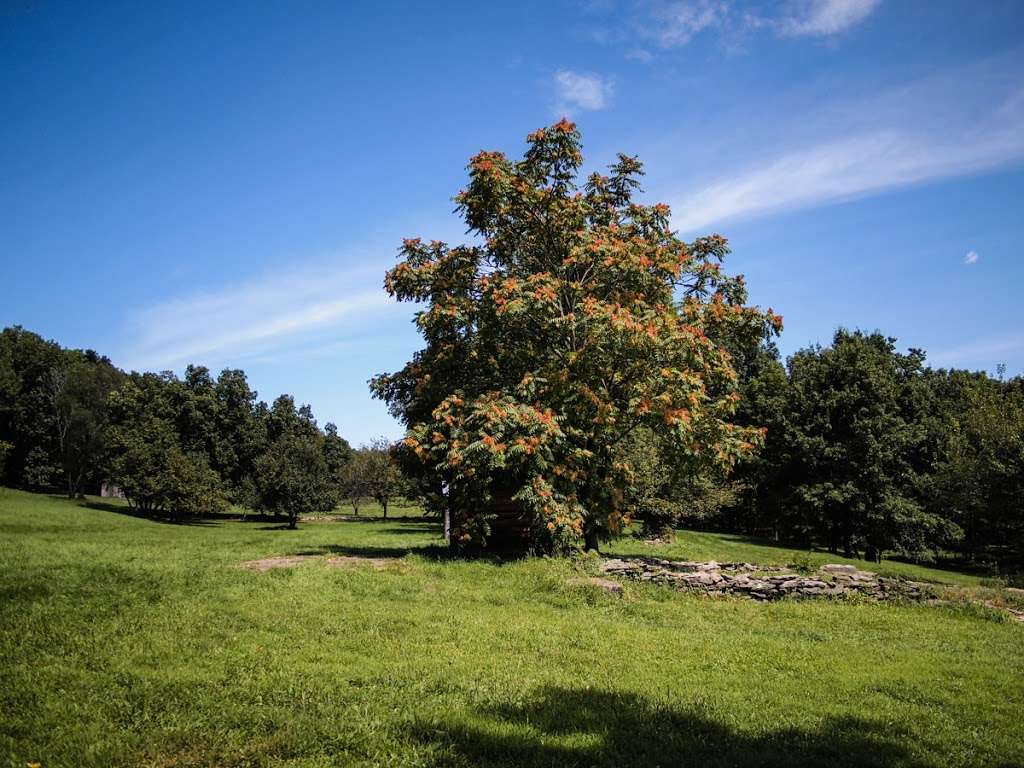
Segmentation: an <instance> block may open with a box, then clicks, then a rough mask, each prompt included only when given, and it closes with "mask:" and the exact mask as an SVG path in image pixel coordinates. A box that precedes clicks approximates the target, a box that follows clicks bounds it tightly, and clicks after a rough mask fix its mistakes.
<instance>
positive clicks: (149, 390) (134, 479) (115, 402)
mask: <svg viewBox="0 0 1024 768" xmlns="http://www.w3.org/2000/svg"><path fill="white" fill-rule="evenodd" d="M178 385H179V382H178V380H177V379H176V378H174V376H173V375H171V374H169V373H168V374H160V375H157V374H152V373H147V374H132V375H131V377H130V379H129V381H128V382H127V383H126V384H125V385H124V386H123V387H121V388H120V389H119V390H117V391H115V392H114V393H113V394H112V395H111V397H110V409H111V426H110V429H109V432H108V440H109V453H110V459H109V464H108V469H109V475H110V478H111V479H112V480H113V481H114V482H116V483H117V484H118V485H120V486H121V489H122V491H124V494H125V496H126V498H127V499H128V501H129V503H130V504H131V505H132V506H134V507H135V508H137V509H139V510H141V511H143V512H149V513H166V514H177V515H197V514H201V513H210V512H216V511H219V510H221V509H223V508H224V507H225V505H226V496H225V493H224V488H223V483H222V481H221V478H220V476H219V475H218V474H217V472H216V471H214V470H213V469H211V468H210V466H209V462H208V459H207V455H206V453H205V452H204V451H203V450H202V448H201V447H199V446H197V445H196V444H194V443H190V442H189V441H188V439H187V436H186V437H185V438H183V437H182V435H181V434H180V433H179V431H178V425H179V424H180V423H181V422H182V420H183V419H182V417H181V408H180V399H179V395H180V391H179V386H178Z"/></svg>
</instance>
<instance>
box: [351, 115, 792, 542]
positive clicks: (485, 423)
mask: <svg viewBox="0 0 1024 768" xmlns="http://www.w3.org/2000/svg"><path fill="white" fill-rule="evenodd" d="M528 142H529V147H528V149H527V151H526V153H525V155H524V157H523V159H522V160H519V161H513V160H510V159H509V158H507V157H506V156H505V155H503V154H502V153H500V152H481V153H479V154H478V155H476V156H475V157H473V158H472V159H471V161H470V165H469V175H470V180H469V185H468V187H467V188H466V190H464V191H463V192H460V193H459V194H458V196H457V197H456V205H457V208H458V211H459V212H460V214H461V215H462V216H463V218H464V219H465V222H466V224H467V226H468V228H469V230H470V232H471V234H472V235H473V236H474V241H473V242H472V243H470V244H467V245H459V246H449V245H447V244H445V243H442V242H439V241H432V242H423V241H421V240H419V239H415V238H413V239H409V240H406V241H405V242H404V244H403V246H402V249H401V260H400V263H399V264H398V265H397V266H396V267H395V268H394V269H392V270H391V271H390V272H389V273H388V274H387V277H386V279H385V286H386V288H387V289H388V291H389V292H390V293H391V294H392V295H393V296H396V297H397V298H399V299H400V300H403V301H414V302H419V303H421V304H422V305H423V308H422V309H421V311H419V312H418V313H417V316H416V324H417V326H418V328H419V330H420V332H421V333H422V335H423V337H424V340H425V346H424V348H423V349H422V350H420V351H419V352H417V353H416V355H415V357H414V358H413V360H411V361H410V362H409V363H408V364H407V365H406V366H405V367H404V368H403V369H402V370H401V371H398V372H397V373H393V374H385V375H381V376H379V377H377V378H376V379H374V380H373V381H372V383H371V386H372V390H373V392H374V394H375V395H376V396H377V397H380V398H383V399H384V400H386V401H387V402H388V403H389V405H390V407H391V410H392V412H393V413H394V414H395V415H397V416H398V417H399V418H401V419H402V420H403V421H404V422H405V424H406V426H407V427H408V432H407V435H406V437H405V440H404V442H403V443H402V446H401V447H400V449H399V450H400V451H404V452H406V453H408V454H410V455H411V456H412V457H414V459H415V460H417V461H418V462H419V467H420V471H421V472H422V473H424V474H425V475H427V476H428V478H429V479H430V481H431V484H432V485H433V487H434V488H436V489H438V493H439V501H440V503H443V504H445V505H446V506H447V507H448V508H449V510H450V512H451V515H452V526H453V527H452V540H453V542H454V543H455V544H457V545H462V546H465V545H474V544H475V545H483V544H486V542H487V540H488V537H489V535H490V532H491V528H490V523H491V520H492V519H493V515H492V514H491V513H490V510H489V508H488V502H489V500H492V499H494V498H503V497H511V499H513V500H514V501H515V502H516V503H518V504H519V505H520V506H521V507H522V509H523V510H524V511H525V513H526V514H527V516H528V518H529V520H530V524H531V537H530V538H531V544H532V545H533V546H534V547H535V548H537V549H544V550H552V549H569V548H574V547H576V546H579V545H581V544H583V543H584V542H585V543H586V546H588V547H589V548H596V547H597V545H598V541H599V539H600V538H602V537H608V536H610V535H613V534H615V533H616V532H618V531H620V530H622V528H623V526H624V525H625V524H626V523H628V521H629V520H630V518H631V516H632V515H633V513H634V511H635V508H636V503H637V493H636V490H637V489H636V486H635V480H634V476H633V469H632V468H631V467H630V466H629V464H628V462H625V461H621V460H620V459H619V457H618V453H619V452H618V446H619V444H620V442H621V441H622V440H624V439H625V438H627V437H628V436H629V435H630V434H631V433H632V432H633V431H634V430H636V429H638V428H640V427H646V428H648V429H650V430H651V431H652V432H653V433H655V434H658V435H663V436H665V438H666V440H667V442H668V444H669V445H670V446H671V447H672V451H673V452H674V454H675V455H676V456H678V457H679V458H680V459H681V460H683V459H685V461H686V462H688V463H689V466H693V467H696V466H699V465H715V466H718V467H721V468H723V469H727V468H729V467H731V466H732V465H733V464H735V462H736V461H737V460H739V459H740V458H742V457H745V456H748V455H750V454H751V453H752V452H753V451H755V450H756V449H757V447H758V445H759V444H760V443H761V441H762V434H761V432H760V431H759V430H758V429H756V428H743V427H739V426H737V425H736V424H735V423H734V421H733V418H732V417H733V414H734V412H735V409H736V403H737V400H738V399H739V396H738V394H737V391H736V389H737V384H736V373H735V371H734V370H733V367H732V365H731V363H730V355H729V354H728V352H727V351H726V350H725V349H723V348H722V347H721V346H720V345H719V344H716V343H715V341H714V340H713V339H715V338H721V337H723V336H728V337H737V336H743V335H748V336H750V337H751V338H752V339H758V338H761V337H762V336H763V335H764V334H765V329H766V326H767V327H772V328H778V327H780V324H781V319H780V318H779V317H777V316H775V315H774V314H772V313H771V311H770V310H769V311H768V312H762V311H761V310H759V309H757V308H755V307H751V306H748V305H747V292H746V289H745V286H744V283H743V281H742V279H740V278H731V277H728V276H726V274H725V273H724V272H723V271H722V269H721V262H722V260H723V258H724V257H725V256H726V254H727V253H728V250H729V249H728V246H727V243H726V240H725V238H723V237H721V236H719V235H711V236H708V237H701V238H698V239H696V240H694V241H692V242H685V241H683V240H681V239H680V238H679V237H678V236H676V234H675V233H674V232H673V231H672V230H671V228H670V225H669V209H668V206H666V205H663V204H657V205H644V204H642V203H640V202H638V201H637V200H636V199H635V196H636V193H637V192H638V190H639V177H640V175H641V173H642V168H641V164H640V162H639V161H638V160H637V159H636V158H634V157H629V156H627V155H619V157H618V160H617V161H616V162H615V163H614V164H613V165H612V166H611V168H610V171H609V173H608V174H601V173H594V174H592V175H590V176H589V177H588V178H587V179H586V181H585V183H584V184H583V186H582V188H579V187H578V176H579V173H580V168H581V166H582V163H583V156H582V153H581V138H580V134H579V132H578V131H577V130H576V127H575V126H574V125H573V124H572V123H570V122H568V121H566V120H562V121H560V122H559V123H557V124H555V125H553V126H551V127H549V128H542V129H540V130H538V131H536V132H534V133H533V134H531V135H530V136H529V138H528Z"/></svg>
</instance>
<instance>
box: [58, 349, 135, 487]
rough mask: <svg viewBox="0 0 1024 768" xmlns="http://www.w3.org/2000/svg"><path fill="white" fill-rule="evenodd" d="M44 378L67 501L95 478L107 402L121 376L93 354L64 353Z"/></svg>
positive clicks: (104, 426) (100, 456) (104, 444)
mask: <svg viewBox="0 0 1024 768" xmlns="http://www.w3.org/2000/svg"><path fill="white" fill-rule="evenodd" d="M65 356H66V358H67V359H68V361H67V362H66V363H65V364H63V365H61V366H60V367H57V368H52V369H51V370H50V372H49V375H48V376H47V379H46V384H47V394H48V395H49V401H50V407H51V408H52V411H53V424H54V428H55V431H56V434H57V448H58V456H59V459H60V467H61V470H62V474H63V476H64V484H65V490H66V491H67V494H68V497H69V498H75V497H76V496H80V495H81V494H82V487H83V484H84V482H85V481H86V479H88V478H90V477H95V475H96V474H97V472H98V470H99V462H100V461H101V459H102V456H103V452H104V449H105V446H106V443H105V440H106V437H107V435H106V428H107V421H108V400H109V397H110V393H111V392H113V391H114V389H116V388H117V386H118V385H119V384H120V383H121V381H122V379H123V378H124V375H123V374H122V373H121V372H120V371H118V370H117V369H116V368H114V366H112V365H111V364H110V361H109V360H107V359H106V358H100V357H99V356H97V355H96V354H95V353H85V354H82V355H79V354H78V353H72V352H68V353H66V355H65Z"/></svg>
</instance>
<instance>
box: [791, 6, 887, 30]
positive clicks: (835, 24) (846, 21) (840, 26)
mask: <svg viewBox="0 0 1024 768" xmlns="http://www.w3.org/2000/svg"><path fill="white" fill-rule="evenodd" d="M880 2H881V0H805V1H804V2H802V3H800V5H799V6H798V7H797V8H796V9H795V11H794V12H793V13H791V14H790V15H788V16H784V17H783V18H781V19H779V20H778V22H777V25H778V28H779V31H780V32H781V33H782V34H784V35H789V36H793V37H802V36H824V35H834V34H836V33H837V32H842V31H843V30H845V29H849V28H850V27H853V26H856V25H857V24H860V23H861V22H862V21H864V19H866V18H867V17H868V16H870V15H871V12H872V11H874V10H875V8H877V7H878V5H879V3H880Z"/></svg>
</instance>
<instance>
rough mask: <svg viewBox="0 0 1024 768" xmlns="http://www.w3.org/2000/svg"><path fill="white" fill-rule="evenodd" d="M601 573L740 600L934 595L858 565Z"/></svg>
mask: <svg viewBox="0 0 1024 768" xmlns="http://www.w3.org/2000/svg"><path fill="white" fill-rule="evenodd" d="M601 571H602V572H604V573H606V574H608V575H610V576H620V577H625V578H629V579H635V580H637V581H646V582H650V583H653V584H665V585H668V586H672V587H676V588H677V589H688V590H699V591H703V592H708V593H711V594H728V595H739V596H741V597H748V598H751V599H753V600H777V599H779V598H781V597H841V596H844V595H864V596H868V597H874V598H879V599H881V598H890V599H892V598H903V599H911V600H920V599H922V598H925V597H929V596H930V590H929V588H928V586H927V585H925V584H921V583H919V582H913V581H904V580H902V579H892V578H887V577H885V576H879V575H877V574H875V573H871V572H870V571H861V570H858V569H857V568H856V567H854V566H852V565H823V566H821V568H819V569H818V570H817V571H815V572H813V573H810V574H800V573H795V572H793V570H792V569H790V568H783V567H776V566H765V565H752V564H751V563H717V562H715V561H711V562H708V563H699V562H685V561H684V562H679V561H674V560H661V559H659V558H653V557H645V558H615V559H610V560H605V561H604V562H603V563H602V564H601Z"/></svg>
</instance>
